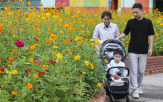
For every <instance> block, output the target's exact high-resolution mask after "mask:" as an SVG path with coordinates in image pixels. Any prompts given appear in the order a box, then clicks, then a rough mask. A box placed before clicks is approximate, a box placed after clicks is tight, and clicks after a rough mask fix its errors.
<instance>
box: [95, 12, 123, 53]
mask: <svg viewBox="0 0 163 102" xmlns="http://www.w3.org/2000/svg"><path fill="white" fill-rule="evenodd" d="M101 18H102V20H103V22H102V23H100V24H98V25H96V27H95V30H94V34H93V39H94V40H95V41H96V45H95V46H96V49H97V54H99V53H100V52H99V50H100V46H99V45H100V44H102V43H103V42H104V41H105V40H107V39H115V38H116V37H118V36H119V35H120V34H119V30H118V27H117V25H116V24H114V23H111V22H110V19H112V16H111V13H110V12H109V11H104V12H103V13H102V16H101ZM98 43H100V44H98Z"/></svg>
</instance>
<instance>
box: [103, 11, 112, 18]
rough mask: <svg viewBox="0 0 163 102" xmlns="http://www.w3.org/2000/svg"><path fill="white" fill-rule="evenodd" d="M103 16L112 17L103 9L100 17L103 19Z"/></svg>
mask: <svg viewBox="0 0 163 102" xmlns="http://www.w3.org/2000/svg"><path fill="white" fill-rule="evenodd" d="M105 16H109V17H110V19H112V16H111V13H110V12H109V11H104V12H103V13H102V16H101V18H102V19H103V18H104V17H105Z"/></svg>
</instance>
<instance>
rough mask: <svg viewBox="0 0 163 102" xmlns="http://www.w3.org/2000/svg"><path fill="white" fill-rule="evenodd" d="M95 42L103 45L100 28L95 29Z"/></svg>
mask: <svg viewBox="0 0 163 102" xmlns="http://www.w3.org/2000/svg"><path fill="white" fill-rule="evenodd" d="M92 38H93V39H94V40H95V41H96V40H98V41H99V42H100V44H102V43H103V41H102V40H100V36H99V29H98V26H96V27H95V30H94V33H93V37H92Z"/></svg>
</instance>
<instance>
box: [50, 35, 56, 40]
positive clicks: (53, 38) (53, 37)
mask: <svg viewBox="0 0 163 102" xmlns="http://www.w3.org/2000/svg"><path fill="white" fill-rule="evenodd" d="M50 35H51V36H50V37H49V40H56V39H57V34H50Z"/></svg>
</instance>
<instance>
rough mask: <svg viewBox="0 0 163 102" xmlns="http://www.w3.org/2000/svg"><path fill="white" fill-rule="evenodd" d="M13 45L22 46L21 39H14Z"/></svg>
mask: <svg viewBox="0 0 163 102" xmlns="http://www.w3.org/2000/svg"><path fill="white" fill-rule="evenodd" d="M15 45H17V46H18V47H24V43H23V42H22V41H21V40H16V42H15Z"/></svg>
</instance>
